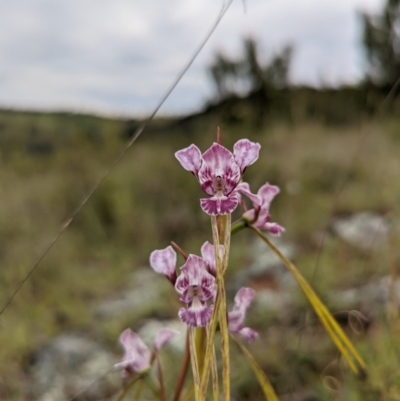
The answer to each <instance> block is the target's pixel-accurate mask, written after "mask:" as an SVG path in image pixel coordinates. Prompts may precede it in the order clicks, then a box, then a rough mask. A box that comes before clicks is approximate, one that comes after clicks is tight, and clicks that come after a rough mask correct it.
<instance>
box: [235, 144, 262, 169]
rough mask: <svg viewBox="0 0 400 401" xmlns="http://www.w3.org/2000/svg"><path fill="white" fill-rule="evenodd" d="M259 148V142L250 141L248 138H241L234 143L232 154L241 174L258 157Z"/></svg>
mask: <svg viewBox="0 0 400 401" xmlns="http://www.w3.org/2000/svg"><path fill="white" fill-rule="evenodd" d="M260 148H261V145H260V144H259V143H255V142H250V141H249V140H248V139H241V140H240V141H237V142H236V143H235V145H234V146H233V154H234V157H235V161H236V163H237V165H238V166H239V168H240V173H241V174H243V172H244V170H246V168H247V167H248V166H250V165H251V164H253V163H254V162H255V161H256V160H257V159H258V155H259V152H260Z"/></svg>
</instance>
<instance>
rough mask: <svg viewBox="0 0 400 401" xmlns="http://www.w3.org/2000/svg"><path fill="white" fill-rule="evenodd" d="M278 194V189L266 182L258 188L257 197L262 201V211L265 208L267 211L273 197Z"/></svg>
mask: <svg viewBox="0 0 400 401" xmlns="http://www.w3.org/2000/svg"><path fill="white" fill-rule="evenodd" d="M279 192H280V189H279V187H277V186H276V185H270V184H269V183H268V182H267V183H266V184H264V185H263V186H262V187H260V189H259V190H258V192H257V195H259V196H260V197H261V199H262V205H263V209H264V208H267V210H269V205H270V203H271V202H272V200H273V199H274V198H275V196H276V195H278V194H279Z"/></svg>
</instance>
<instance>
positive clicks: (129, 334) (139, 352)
mask: <svg viewBox="0 0 400 401" xmlns="http://www.w3.org/2000/svg"><path fill="white" fill-rule="evenodd" d="M176 334H178V333H177V332H176V331H175V330H171V329H168V328H163V329H161V330H160V331H159V332H158V334H157V337H156V341H155V344H154V351H153V352H157V351H159V350H160V349H161V348H162V347H163V346H164V345H165V344H166V343H167V342H168V341H169V340H170V339H171V338H172V337H174V336H175V335H176ZM119 342H120V344H121V345H122V348H123V349H124V351H125V354H124V356H123V357H122V361H121V362H120V363H117V364H116V365H114V366H115V367H116V368H119V369H122V377H123V378H126V377H128V376H129V375H130V374H132V373H142V372H144V371H146V370H147V369H149V368H150V364H151V354H152V352H151V351H150V349H149V348H148V347H147V345H146V344H145V343H144V342H143V341H142V339H141V338H140V337H139V336H138V335H137V334H136V333H135V332H133V331H132V330H131V329H126V330H124V331H123V332H122V333H121V335H120V336H119Z"/></svg>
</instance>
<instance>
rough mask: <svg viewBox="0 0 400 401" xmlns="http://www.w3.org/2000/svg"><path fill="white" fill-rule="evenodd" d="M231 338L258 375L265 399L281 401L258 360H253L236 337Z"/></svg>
mask: <svg viewBox="0 0 400 401" xmlns="http://www.w3.org/2000/svg"><path fill="white" fill-rule="evenodd" d="M231 338H232V340H233V341H234V342H235V344H236V345H237V346H238V348H239V349H240V351H241V352H242V353H243V355H244V356H245V357H246V359H247V362H248V363H249V365H250V367H251V368H252V369H253V372H254V374H255V375H256V377H257V380H258V382H259V383H260V386H261V388H262V390H263V393H264V395H265V399H266V400H267V401H279V398H278V396H277V395H276V394H275V390H274V388H273V387H272V385H271V383H270V382H269V380H268V378H267V376H266V375H265V373H264V371H263V370H262V369H261V367H260V366H259V365H258V363H257V362H256V360H255V359H254V358H253V355H251V353H250V351H249V350H248V349H247V348H246V347H245V346H244V345H243V344H242V343H241V342H240V341H238V340H236V338H235V337H233V336H231Z"/></svg>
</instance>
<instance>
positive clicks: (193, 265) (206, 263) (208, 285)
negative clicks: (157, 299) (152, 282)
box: [150, 242, 224, 327]
mask: <svg viewBox="0 0 400 401" xmlns="http://www.w3.org/2000/svg"><path fill="white" fill-rule="evenodd" d="M219 249H220V255H221V257H222V255H223V251H224V247H223V246H222V245H220V247H219ZM201 254H202V256H203V257H202V258H201V257H200V256H196V255H189V256H188V258H187V260H186V262H185V264H184V265H183V266H182V267H181V274H180V276H179V277H178V278H176V260H177V255H176V252H175V251H174V249H173V248H172V247H171V246H168V247H167V248H165V249H157V250H155V251H153V252H152V253H151V255H150V266H151V267H152V268H153V270H154V271H156V272H157V273H160V274H163V275H164V276H166V277H167V278H168V280H169V281H170V282H171V283H172V284H174V286H175V289H176V291H177V292H178V294H179V295H180V300H181V302H183V303H185V304H187V306H188V308H187V309H185V308H181V309H180V310H179V317H180V319H181V320H182V322H184V323H186V324H187V325H188V326H193V327H203V326H206V325H207V324H208V322H209V321H210V319H211V314H212V310H213V306H212V305H211V306H210V305H207V304H206V303H207V301H209V300H211V299H214V297H215V295H216V286H215V275H216V271H215V250H214V246H213V245H212V244H210V243H209V242H205V243H204V244H203V246H202V247H201Z"/></svg>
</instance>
